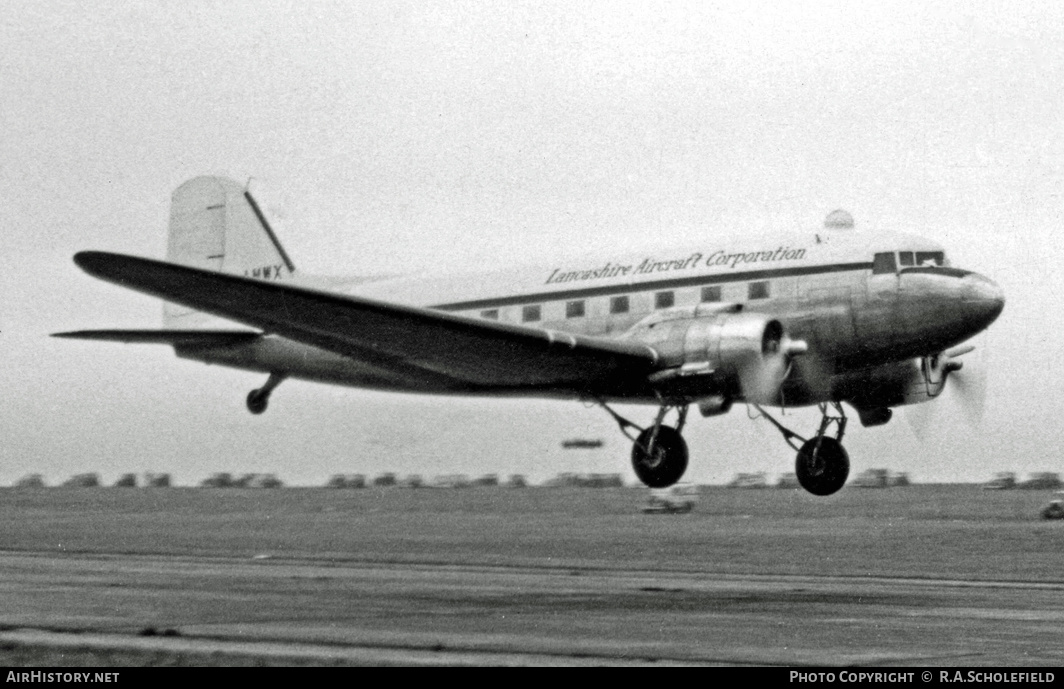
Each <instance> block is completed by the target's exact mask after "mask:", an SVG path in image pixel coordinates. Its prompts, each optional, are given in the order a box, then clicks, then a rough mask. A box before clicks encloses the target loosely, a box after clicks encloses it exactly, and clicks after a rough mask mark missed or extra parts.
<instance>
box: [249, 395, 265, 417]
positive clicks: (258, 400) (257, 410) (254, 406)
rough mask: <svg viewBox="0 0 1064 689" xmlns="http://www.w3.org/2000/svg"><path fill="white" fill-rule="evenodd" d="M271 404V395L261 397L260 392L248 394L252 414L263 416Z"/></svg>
mask: <svg viewBox="0 0 1064 689" xmlns="http://www.w3.org/2000/svg"><path fill="white" fill-rule="evenodd" d="M269 402H270V396H269V395H261V394H259V391H258V390H252V391H251V392H249V393H248V411H249V412H251V413H252V414H261V413H262V412H264V411H266V406H267V405H268V404H269Z"/></svg>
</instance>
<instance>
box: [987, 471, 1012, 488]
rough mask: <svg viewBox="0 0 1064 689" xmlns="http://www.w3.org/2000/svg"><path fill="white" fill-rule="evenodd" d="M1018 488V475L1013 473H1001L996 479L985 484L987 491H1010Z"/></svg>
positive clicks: (996, 475) (997, 474)
mask: <svg viewBox="0 0 1064 689" xmlns="http://www.w3.org/2000/svg"><path fill="white" fill-rule="evenodd" d="M1015 487H1016V474H1014V473H1013V472H1011V471H999V472H998V473H996V474H994V478H992V479H990V480H989V481H987V482H986V483H985V484H983V488H985V489H986V490H1009V489H1010V488H1015Z"/></svg>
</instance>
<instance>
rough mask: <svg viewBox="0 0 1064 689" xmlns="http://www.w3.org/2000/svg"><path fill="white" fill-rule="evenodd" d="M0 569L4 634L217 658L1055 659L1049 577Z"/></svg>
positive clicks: (280, 565)
mask: <svg viewBox="0 0 1064 689" xmlns="http://www.w3.org/2000/svg"><path fill="white" fill-rule="evenodd" d="M0 582H2V583H0V587H2V588H0V593H2V595H0V625H2V627H3V628H4V629H5V630H6V631H3V632H0V642H7V643H12V642H15V643H19V644H46V645H54V646H56V647H59V648H73V647H83V648H95V649H125V650H126V651H131V650H132V651H142V652H160V651H165V652H169V653H185V654H192V655H202V654H206V653H216V654H221V655H222V656H223V659H222V661H221V662H223V663H224V656H225V655H231V656H234V657H235V656H253V657H262V658H272V659H274V660H275V661H276V660H277V659H285V658H289V659H293V660H299V661H300V662H319V661H320V662H323V663H326V662H327V663H334V662H339V663H345V664H347V663H354V664H448V665H455V664H476V665H485V664H508V665H510V664H537V665H543V664H610V665H618V664H629V663H635V664H645V663H658V664H668V663H671V664H688V663H696V664H708V665H748V664H749V665H789V666H801V665H862V666H877V665H878V666H884V665H938V666H967V665H1025V666H1036V665H1050V666H1060V665H1062V664H1064V647H1062V646H1061V644H1060V641H1059V639H1060V629H1061V628H1062V626H1064V584H1058V583H1033V582H1028V583H1024V582H1000V581H997V582H981V581H948V580H934V581H929V580H918V579H904V578H870V577H847V576H834V577H833V576H786V575H765V576H759V575H756V574H753V573H751V574H746V575H742V574H728V575H721V574H696V573H690V572H668V571H617V570H609V571H605V570H596V569H568V568H554V567H539V568H537V567H522V566H499V567H487V566H459V565H412V564H401V565H388V564H383V565H381V564H378V565H375V564H366V563H349V562H341V563H322V562H320V561H311V560H300V559H285V558H261V559H246V558H239V559H237V558H232V559H229V558H222V557H175V556H146V555H134V556H130V555H99V554H92V555H89V554H63V555H56V554H54V553H27V552H21V553H19V552H2V553H0ZM149 627H150V628H152V629H153V630H154V631H155V632H156V635H154V636H142V635H141V634H142V633H143V632H144V630H145V629H147V628H149ZM169 630H173V633H174V634H175V635H174V636H164V635H162V634H168V633H170V632H169ZM71 632H76V634H73V633H71ZM215 662H218V659H217V657H216V660H215Z"/></svg>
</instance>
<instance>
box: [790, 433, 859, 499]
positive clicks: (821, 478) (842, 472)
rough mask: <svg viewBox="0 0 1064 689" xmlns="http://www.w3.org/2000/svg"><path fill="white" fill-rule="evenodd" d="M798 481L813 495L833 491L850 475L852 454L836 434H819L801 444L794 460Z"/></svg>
mask: <svg viewBox="0 0 1064 689" xmlns="http://www.w3.org/2000/svg"><path fill="white" fill-rule="evenodd" d="M795 473H796V474H798V483H800V484H801V485H802V488H805V489H806V490H807V491H809V492H810V493H812V494H813V495H831V494H832V493H834V492H836V491H838V490H839V489H840V488H842V487H843V485H845V483H846V478H847V477H848V476H849V475H850V456H849V455H848V454H847V453H846V449H845V448H844V447H843V446H842V443H840V442H839V441H838V440H836V439H835V438H832V437H830V436H820V437H818V438H813V439H812V440H809V441H807V442H806V443H805V444H804V445H802V449H800V450H799V451H798V459H797V460H796V461H795Z"/></svg>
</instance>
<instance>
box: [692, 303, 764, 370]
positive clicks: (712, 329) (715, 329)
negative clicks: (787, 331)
mask: <svg viewBox="0 0 1064 689" xmlns="http://www.w3.org/2000/svg"><path fill="white" fill-rule="evenodd" d="M782 342H783V325H782V324H781V323H780V322H779V321H778V320H776V319H774V318H769V317H767V316H764V315H761V314H755V313H718V314H716V315H715V316H712V317H709V318H700V319H697V320H695V321H693V322H692V323H691V324H690V326H689V327H688V328H687V332H686V333H684V346H683V349H684V364H685V365H688V366H690V365H692V364H697V363H703V362H705V363H708V365H709V367H710V368H712V369H713V370H715V371H721V372H723V373H725V374H726V375H729V376H735V375H737V374H738V373H739V371H740V370H742V369H744V368H746V367H747V366H749V365H751V364H752V363H753V364H755V365H756V363H757V362H758V361H760V360H761V359H762V358H764V357H765V356H771V355H774V354H777V353H779V351H780V347H781V345H782Z"/></svg>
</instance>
